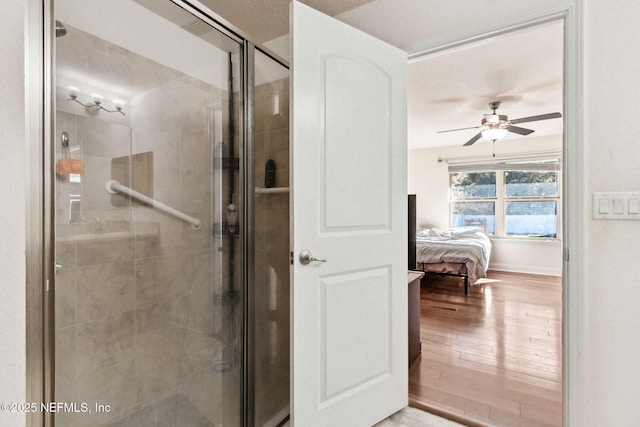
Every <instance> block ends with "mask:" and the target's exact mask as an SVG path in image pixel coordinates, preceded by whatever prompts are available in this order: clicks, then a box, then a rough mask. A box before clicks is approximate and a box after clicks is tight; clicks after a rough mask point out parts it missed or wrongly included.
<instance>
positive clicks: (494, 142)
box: [493, 139, 496, 157]
mask: <svg viewBox="0 0 640 427" xmlns="http://www.w3.org/2000/svg"><path fill="white" fill-rule="evenodd" d="M495 156H496V140H495V139H494V140H493V157H495Z"/></svg>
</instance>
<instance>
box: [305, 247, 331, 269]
mask: <svg viewBox="0 0 640 427" xmlns="http://www.w3.org/2000/svg"><path fill="white" fill-rule="evenodd" d="M298 259H299V260H300V264H302V265H309V264H311V263H312V262H327V260H326V259H325V258H316V257H314V256H313V255H311V252H309V251H308V250H306V249H305V250H303V251H302V252H300V256H298Z"/></svg>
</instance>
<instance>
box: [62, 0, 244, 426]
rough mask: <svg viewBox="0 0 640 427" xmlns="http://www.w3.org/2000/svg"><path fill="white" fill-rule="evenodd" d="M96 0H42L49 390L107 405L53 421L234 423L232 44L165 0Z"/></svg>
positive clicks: (237, 233) (236, 51) (236, 320)
mask: <svg viewBox="0 0 640 427" xmlns="http://www.w3.org/2000/svg"><path fill="white" fill-rule="evenodd" d="M86 3H92V4H91V5H88V4H86ZM116 3H117V4H116ZM96 7H101V6H100V5H96V4H95V3H94V2H79V1H71V0H68V1H56V19H57V20H59V21H60V22H61V23H62V24H63V25H64V26H65V27H66V30H67V32H66V35H64V36H62V37H58V38H57V39H56V119H55V131H54V132H55V136H56V137H55V144H56V146H55V152H56V159H55V162H56V165H55V168H57V169H59V171H58V173H57V174H56V179H55V186H56V195H55V221H56V224H55V257H56V260H55V261H56V263H57V264H59V266H60V267H59V273H58V274H57V276H56V279H55V399H56V401H60V402H88V403H89V404H90V406H91V407H93V405H94V404H100V405H108V407H109V411H103V412H95V411H94V412H92V413H80V414H78V413H64V412H61V413H59V414H56V422H57V423H58V424H57V425H63V426H94V425H111V426H120V425H123V426H124V425H139V426H144V425H156V424H155V423H157V422H159V420H162V423H164V424H163V425H173V426H184V425H202V426H209V425H210V426H216V425H222V424H224V425H240V422H241V417H240V414H241V402H242V396H241V394H240V393H241V383H242V377H241V375H242V360H241V354H242V347H241V346H242V336H241V331H242V323H241V319H242V309H243V305H242V303H241V301H242V300H243V298H244V297H243V295H242V291H243V286H242V278H243V276H242V264H241V258H240V251H239V250H238V245H239V243H238V242H239V241H240V239H241V237H242V236H241V234H242V233H241V227H239V226H238V225H237V224H236V225H235V227H230V225H229V223H230V217H229V216H228V208H229V205H231V204H233V205H234V206H235V208H236V209H237V211H239V212H242V210H243V206H242V200H243V194H242V188H243V187H242V182H241V179H240V178H241V176H242V174H241V170H240V168H241V165H242V163H241V162H240V161H238V160H237V159H238V158H241V157H242V151H241V149H242V147H241V144H240V143H239V141H240V140H241V136H242V130H241V129H242V128H241V126H240V125H241V124H242V123H241V120H239V118H241V117H242V114H241V111H242V110H241V107H242V105H241V103H240V102H238V100H240V99H242V96H241V92H239V89H241V85H240V84H239V83H238V82H239V81H241V78H240V76H241V75H242V74H241V73H242V70H241V61H240V58H241V57H242V55H241V45H239V44H238V43H236V42H234V41H232V40H229V39H228V38H227V37H226V36H224V35H222V34H221V33H219V32H218V31H216V30H215V29H213V28H212V27H210V26H209V25H207V24H206V23H204V22H203V21H200V20H198V19H197V18H195V17H193V16H192V15H190V14H188V13H187V12H185V11H184V10H183V9H181V8H179V7H177V6H176V5H174V4H172V3H171V2H169V1H166V2H164V1H163V2H155V5H154V6H153V7H154V8H157V10H154V11H151V10H148V9H146V8H144V7H142V6H141V5H140V4H138V3H136V2H133V1H128V0H117V1H116V0H114V1H113V2H109V4H107V5H104V6H103V7H104V8H105V9H104V10H95V8H96ZM69 11H73V13H70V12H69ZM114 23H115V25H114ZM114 28H117V31H114V30H113V29H114ZM158 29H160V30H161V31H160V32H158V31H157V30H158ZM143 30H144V31H143ZM147 32H148V34H146V37H148V39H146V40H145V41H144V43H138V42H137V40H136V38H139V37H140V35H141V34H144V33H147ZM127 34H129V36H128V37H129V38H127ZM151 35H152V36H151ZM145 46H146V47H148V48H149V50H148V52H147V51H146V50H145ZM184 46H189V49H188V52H186V50H185V49H182V51H180V48H181V47H184ZM63 135H64V136H63ZM221 143H222V144H224V145H225V151H226V153H227V155H226V156H221V154H220V151H221V148H220V147H221V146H220V145H219V144H221ZM216 148H217V150H216ZM229 153H232V156H231V159H229V155H228V154H229ZM220 157H225V159H224V160H217V159H218V158H220ZM234 159H236V160H234ZM223 163H224V166H223ZM114 179H115V180H117V181H119V183H120V184H121V185H123V186H125V187H128V188H132V189H134V190H136V191H138V192H140V193H142V194H144V195H146V196H148V197H151V198H152V199H153V200H156V201H158V202H161V203H162V204H164V205H166V206H169V207H171V208H173V209H175V210H176V211H179V212H181V213H183V214H185V215H187V216H189V217H192V218H195V219H197V220H199V221H200V223H201V226H200V227H199V228H198V227H194V226H192V224H190V223H188V222H185V221H183V220H182V219H180V218H178V217H176V216H174V215H172V214H170V213H167V212H166V211H164V210H161V209H158V208H157V207H153V206H150V205H149V204H148V203H140V202H138V201H136V200H135V198H131V197H129V196H127V195H125V194H122V193H118V194H115V195H114V194H111V193H110V192H109V191H107V188H106V184H107V182H108V181H110V180H114ZM231 222H233V218H231ZM221 224H222V225H221ZM221 230H222V231H221Z"/></svg>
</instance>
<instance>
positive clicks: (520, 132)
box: [506, 126, 535, 135]
mask: <svg viewBox="0 0 640 427" xmlns="http://www.w3.org/2000/svg"><path fill="white" fill-rule="evenodd" d="M506 129H507V130H508V131H509V132H513V133H517V134H518V135H529V134H530V133H533V132H535V131H534V130H532V129H525V128H521V127H518V126H507V128H506Z"/></svg>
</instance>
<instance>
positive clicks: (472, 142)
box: [463, 132, 482, 147]
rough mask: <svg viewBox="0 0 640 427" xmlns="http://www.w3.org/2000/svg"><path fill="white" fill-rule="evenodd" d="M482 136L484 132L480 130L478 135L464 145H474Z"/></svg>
mask: <svg viewBox="0 0 640 427" xmlns="http://www.w3.org/2000/svg"><path fill="white" fill-rule="evenodd" d="M480 138H482V132H479V133H478V134H476V136H474V137H473V138H471V139H470V140H468V141H467V142H465V143H464V145H463V147H468V146H469V145H473V144H474V143H475V142H476V141H477V140H479V139H480Z"/></svg>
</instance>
